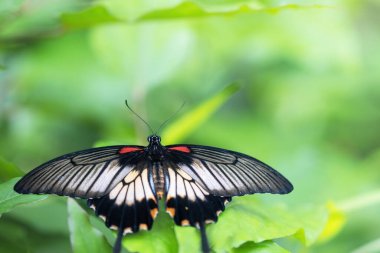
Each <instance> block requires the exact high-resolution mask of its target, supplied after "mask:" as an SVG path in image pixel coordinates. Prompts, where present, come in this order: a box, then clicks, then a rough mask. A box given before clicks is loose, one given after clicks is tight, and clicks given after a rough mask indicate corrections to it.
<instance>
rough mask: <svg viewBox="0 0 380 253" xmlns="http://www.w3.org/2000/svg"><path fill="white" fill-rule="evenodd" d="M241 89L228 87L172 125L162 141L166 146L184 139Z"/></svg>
mask: <svg viewBox="0 0 380 253" xmlns="http://www.w3.org/2000/svg"><path fill="white" fill-rule="evenodd" d="M239 89H240V85H239V84H237V83H232V84H230V85H228V86H227V87H226V88H224V89H223V90H222V91H221V92H219V93H218V94H216V95H215V96H213V97H211V98H210V99H209V100H207V101H205V102H203V103H202V104H200V105H199V106H198V107H196V108H195V109H193V110H192V111H190V112H189V113H187V114H185V115H184V116H183V117H181V118H179V119H178V120H176V121H175V122H173V123H172V124H170V125H169V126H168V127H167V128H166V129H165V130H164V132H163V133H162V139H163V140H165V142H166V144H170V143H175V142H178V141H180V140H182V139H184V138H185V137H186V136H188V135H189V134H190V133H191V132H192V131H194V130H195V129H196V128H197V127H199V126H200V125H201V124H202V123H203V122H204V121H206V120H207V119H208V118H209V117H210V116H211V115H212V113H214V112H215V111H216V110H217V109H218V108H219V107H220V106H222V105H223V104H224V103H225V102H226V101H227V99H228V98H230V97H231V96H232V95H233V94H234V93H235V92H236V91H238V90H239Z"/></svg>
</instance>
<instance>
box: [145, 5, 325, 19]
mask: <svg viewBox="0 0 380 253" xmlns="http://www.w3.org/2000/svg"><path fill="white" fill-rule="evenodd" d="M322 7H323V6H321V5H305V6H303V5H298V4H285V5H280V6H263V5H255V6H254V7H252V6H251V5H248V4H240V3H238V4H230V5H229V6H228V5H227V6H216V8H215V6H214V8H210V7H209V8H207V7H205V6H200V5H197V4H195V3H193V2H183V3H181V4H179V5H177V6H174V7H171V8H166V9H162V10H154V11H151V12H149V13H147V14H145V15H143V16H141V17H140V18H139V19H138V20H142V21H143V20H158V19H173V18H197V17H209V16H233V15H238V14H253V13H257V12H260V11H265V12H269V13H277V12H280V11H284V10H291V9H292V10H298V9H309V8H322Z"/></svg>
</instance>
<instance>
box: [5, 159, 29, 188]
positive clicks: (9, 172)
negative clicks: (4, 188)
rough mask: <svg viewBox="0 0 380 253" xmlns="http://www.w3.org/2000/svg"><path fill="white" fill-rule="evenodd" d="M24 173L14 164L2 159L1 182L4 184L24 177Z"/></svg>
mask: <svg viewBox="0 0 380 253" xmlns="http://www.w3.org/2000/svg"><path fill="white" fill-rule="evenodd" d="M23 174H24V173H23V172H22V171H21V170H20V169H19V168H18V167H17V166H16V165H14V164H13V163H10V162H8V161H6V160H5V159H3V158H2V157H0V182H4V181H6V180H8V179H11V178H13V177H19V176H22V175H23Z"/></svg>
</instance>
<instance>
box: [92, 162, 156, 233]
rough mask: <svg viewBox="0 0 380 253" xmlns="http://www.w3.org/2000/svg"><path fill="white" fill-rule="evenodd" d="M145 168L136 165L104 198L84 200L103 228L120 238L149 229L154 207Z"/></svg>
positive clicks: (145, 163) (154, 211)
mask: <svg viewBox="0 0 380 253" xmlns="http://www.w3.org/2000/svg"><path fill="white" fill-rule="evenodd" d="M148 167H149V166H148V164H147V162H140V163H139V164H137V166H136V167H135V168H134V169H132V170H131V171H130V172H129V174H127V175H126V176H125V177H124V178H123V180H121V181H120V182H119V183H118V184H117V185H116V186H115V187H114V188H113V189H112V190H111V191H110V192H109V193H108V194H107V195H105V196H103V197H101V198H95V199H89V200H88V205H89V206H90V207H91V208H93V209H94V210H95V214H96V215H98V216H99V217H100V218H102V219H103V220H104V221H105V224H106V226H107V227H109V228H111V229H114V230H118V229H120V228H121V229H122V231H123V234H126V233H134V232H137V231H139V230H149V229H151V227H152V224H153V220H154V218H155V217H156V215H157V213H158V205H157V199H156V194H155V190H154V187H153V186H152V185H151V184H150V181H151V178H150V177H151V174H150V173H149V169H148Z"/></svg>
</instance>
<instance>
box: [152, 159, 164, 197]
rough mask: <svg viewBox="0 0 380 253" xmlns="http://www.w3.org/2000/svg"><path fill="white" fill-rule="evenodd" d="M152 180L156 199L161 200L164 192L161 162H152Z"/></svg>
mask: <svg viewBox="0 0 380 253" xmlns="http://www.w3.org/2000/svg"><path fill="white" fill-rule="evenodd" d="M152 179H153V185H154V189H155V191H156V194H157V197H158V198H159V199H161V198H162V197H163V195H164V190H165V175H164V168H163V166H162V164H161V162H154V163H153V165H152Z"/></svg>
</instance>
